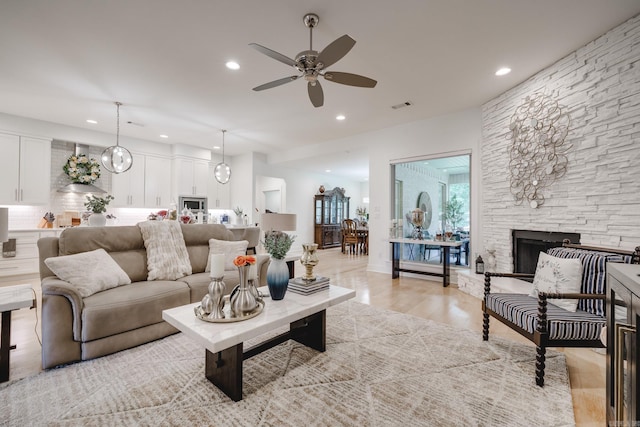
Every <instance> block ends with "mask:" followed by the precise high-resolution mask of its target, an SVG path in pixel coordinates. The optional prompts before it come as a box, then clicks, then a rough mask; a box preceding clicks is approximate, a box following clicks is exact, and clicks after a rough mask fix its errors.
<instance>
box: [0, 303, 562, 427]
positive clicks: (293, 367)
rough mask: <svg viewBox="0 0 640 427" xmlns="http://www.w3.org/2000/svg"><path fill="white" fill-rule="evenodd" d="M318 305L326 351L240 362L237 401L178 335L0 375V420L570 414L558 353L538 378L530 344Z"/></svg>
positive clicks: (453, 419) (536, 420)
mask: <svg viewBox="0 0 640 427" xmlns="http://www.w3.org/2000/svg"><path fill="white" fill-rule="evenodd" d="M327 314H328V315H327V351H326V352H324V353H319V352H317V351H315V350H311V349H309V348H307V347H304V346H302V345H300V344H297V343H294V342H291V341H289V342H286V343H284V344H281V345H279V346H277V347H274V348H272V349H270V350H268V351H266V352H264V353H262V354H260V355H258V356H255V357H253V358H251V359H249V360H247V361H245V362H244V383H243V387H244V398H243V400H242V401H240V402H233V401H232V400H230V399H229V398H228V397H226V395H224V394H223V393H222V392H221V391H220V390H218V389H217V388H216V387H215V386H214V385H212V384H211V383H210V382H209V381H208V380H207V379H206V378H205V377H204V353H205V351H204V349H203V348H200V347H198V346H197V345H195V344H194V343H193V342H192V341H191V340H190V339H189V338H188V337H186V336H185V335H183V334H177V335H173V336H170V337H167V338H165V339H162V340H160V341H156V342H153V343H150V344H146V345H144V346H140V347H137V348H134V349H131V350H126V351H122V352H120V353H117V354H114V355H110V356H106V357H102V358H99V359H95V360H92V361H87V362H82V363H77V364H73V365H69V366H66V367H62V368H58V369H53V370H50V371H47V372H42V373H40V374H37V375H34V376H31V377H27V378H25V379H22V380H18V381H15V382H13V383H8V384H5V385H4V386H0V425H11V426H36V425H64V426H67V425H69V426H74V425H78V426H106V425H109V426H126V425H147V426H181V425H185V426H191V425H197V426H205V425H207V426H304V427H311V426H380V427H382V426H385V427H386V426H456V425H457V426H465V427H466V426H510V427H511V426H527V427H529V426H546V427H548V426H568V425H574V418H573V409H572V401H571V392H570V389H569V383H568V377H567V368H566V365H565V360H564V356H563V355H562V354H561V353H557V352H553V351H550V352H548V353H550V354H549V355H548V356H549V357H548V358H547V373H546V377H545V386H544V388H539V387H537V386H536V385H535V381H534V369H535V368H534V358H535V350H534V348H533V347H531V346H526V345H522V344H518V343H514V342H511V341H508V340H504V339H499V338H490V341H489V342H483V341H482V337H481V334H480V333H479V332H472V331H467V330H460V329H455V328H452V327H449V326H446V325H442V324H439V323H436V322H433V321H429V320H424V319H420V318H416V317H413V316H409V315H405V314H401V313H395V312H391V311H386V310H381V309H377V308H374V307H371V306H368V305H364V304H360V303H356V302H348V303H344V304H341V305H339V306H336V307H332V308H331V309H329V310H328V311H327ZM480 315H481V313H480V311H479V310H478V316H480Z"/></svg>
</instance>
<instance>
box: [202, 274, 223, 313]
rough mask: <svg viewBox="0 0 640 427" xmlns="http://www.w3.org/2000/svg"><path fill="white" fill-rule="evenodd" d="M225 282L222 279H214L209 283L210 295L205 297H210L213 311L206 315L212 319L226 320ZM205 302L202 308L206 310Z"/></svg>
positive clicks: (203, 301)
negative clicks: (224, 310)
mask: <svg viewBox="0 0 640 427" xmlns="http://www.w3.org/2000/svg"><path fill="white" fill-rule="evenodd" d="M224 288H225V286H224V282H223V281H222V277H214V278H212V280H211V283H209V293H208V294H207V295H205V296H204V297H205V298H207V297H209V301H210V302H211V309H210V310H209V311H208V312H207V311H205V313H207V314H208V315H209V318H210V319H224V312H223V309H224ZM204 303H205V300H204V299H203V300H202V308H203V309H204Z"/></svg>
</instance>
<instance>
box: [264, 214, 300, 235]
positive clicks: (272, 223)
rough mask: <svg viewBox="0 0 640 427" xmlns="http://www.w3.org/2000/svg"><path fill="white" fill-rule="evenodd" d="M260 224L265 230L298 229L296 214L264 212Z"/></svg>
mask: <svg viewBox="0 0 640 427" xmlns="http://www.w3.org/2000/svg"><path fill="white" fill-rule="evenodd" d="M260 226H261V228H262V229H263V230H264V231H296V214H286V213H263V214H262V215H261V217H260Z"/></svg>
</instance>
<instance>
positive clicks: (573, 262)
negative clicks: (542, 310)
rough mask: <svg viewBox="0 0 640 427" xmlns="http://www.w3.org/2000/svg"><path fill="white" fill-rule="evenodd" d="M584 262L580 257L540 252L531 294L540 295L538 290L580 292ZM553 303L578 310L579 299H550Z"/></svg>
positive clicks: (566, 308) (569, 309)
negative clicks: (558, 255) (561, 256)
mask: <svg viewBox="0 0 640 427" xmlns="http://www.w3.org/2000/svg"><path fill="white" fill-rule="evenodd" d="M581 279H582V263H581V262H580V260H578V259H564V258H556V257H554V256H551V255H547V254H546V253H544V252H540V257H539V258H538V265H537V267H536V274H535V277H534V278H533V289H532V290H531V293H530V294H529V296H532V297H535V298H537V297H538V292H549V293H579V292H580V284H581V282H582V280H581ZM549 302H550V303H551V304H554V305H557V306H558V307H561V308H564V309H565V310H568V311H576V307H577V306H578V300H577V299H558V298H553V299H549Z"/></svg>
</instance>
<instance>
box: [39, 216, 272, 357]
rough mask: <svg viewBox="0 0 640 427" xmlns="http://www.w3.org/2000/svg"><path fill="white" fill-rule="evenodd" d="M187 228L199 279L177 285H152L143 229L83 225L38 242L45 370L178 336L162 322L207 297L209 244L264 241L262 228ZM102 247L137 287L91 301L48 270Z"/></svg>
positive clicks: (233, 273)
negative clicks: (166, 313) (54, 262)
mask: <svg viewBox="0 0 640 427" xmlns="http://www.w3.org/2000/svg"><path fill="white" fill-rule="evenodd" d="M181 229H182V234H183V236H184V242H185V244H186V248H187V252H188V255H189V261H190V263H191V268H192V270H193V273H192V274H191V275H188V276H185V277H182V278H179V279H176V280H153V281H148V280H147V273H148V272H147V253H146V249H145V244H144V240H143V237H142V234H141V231H140V228H139V227H138V226H116V227H75V228H69V229H66V230H64V231H63V232H62V233H61V235H60V237H46V238H42V239H40V240H39V241H38V250H39V258H40V278H41V281H42V366H43V368H45V369H46V368H51V367H54V366H57V365H61V364H66V363H70V362H75V361H80V360H87V359H92V358H95V357H99V356H104V355H107V354H110V353H114V352H117V351H120V350H124V349H127V348H131V347H134V346H137V345H140V344H143V343H146V342H149V341H153V340H156V339H159V338H162V337H165V336H167V335H170V334H173V333H176V332H177V330H176V329H175V328H173V327H172V326H170V325H169V324H168V323H166V322H164V321H163V320H162V310H164V309H167V308H172V307H176V306H180V305H184V304H189V303H194V302H198V301H200V300H201V299H202V297H203V296H204V295H205V293H206V292H207V288H208V285H209V283H210V281H211V279H210V277H209V273H207V272H205V267H206V265H207V259H208V256H209V239H217V240H228V241H235V240H247V241H248V242H249V244H248V250H247V252H248V253H255V247H256V246H257V245H258V243H259V234H260V229H259V228H257V227H251V228H246V229H242V230H240V229H236V230H234V231H233V232H232V231H230V230H228V229H227V228H226V227H225V226H224V225H220V224H189V225H181ZM100 248H102V249H104V250H105V251H106V252H107V253H108V254H109V255H110V256H111V258H113V260H114V261H115V262H116V263H117V264H118V265H119V266H120V268H122V270H124V272H125V273H126V274H127V275H128V276H129V278H130V279H131V282H132V283H131V284H127V285H123V286H117V287H114V288H111V289H107V290H103V291H100V292H97V293H94V294H93V295H90V296H87V297H84V298H83V297H82V296H81V295H80V294H79V293H78V290H77V289H76V288H75V287H74V286H73V285H71V284H70V283H69V282H65V281H63V280H61V279H60V278H58V277H56V276H55V274H54V273H53V272H52V271H51V270H50V269H49V268H48V267H47V265H46V264H45V260H46V259H47V258H50V257H57V256H62V255H72V254H78V253H83V252H89V251H93V250H96V249H100ZM252 249H253V251H252ZM257 258H258V260H257V264H258V265H257V270H258V282H259V285H260V286H263V285H266V270H267V266H268V263H269V258H268V256H266V255H258V256H257ZM238 281H239V278H238V271H237V269H234V270H228V271H225V276H224V282H225V284H226V286H227V293H229V292H230V291H231V289H232V288H233V287H234V286H235V285H236V284H237V283H238Z"/></svg>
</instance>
